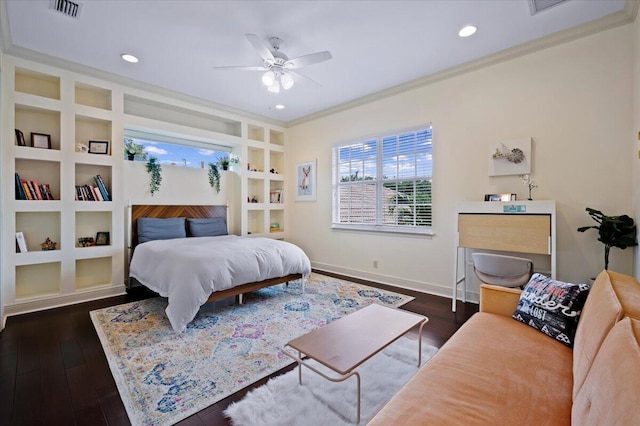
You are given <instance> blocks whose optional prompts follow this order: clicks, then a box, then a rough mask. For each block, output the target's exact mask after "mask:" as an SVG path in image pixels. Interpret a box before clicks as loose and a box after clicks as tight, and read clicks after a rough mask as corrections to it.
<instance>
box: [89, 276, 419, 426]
mask: <svg viewBox="0 0 640 426" xmlns="http://www.w3.org/2000/svg"><path fill="white" fill-rule="evenodd" d="M300 288H301V286H300V283H299V282H292V283H291V284H289V286H285V285H277V286H274V287H270V288H266V289H262V290H259V291H256V292H254V293H251V294H248V295H245V303H244V304H243V305H233V306H228V307H223V308H220V309H216V310H209V309H206V308H202V309H201V310H200V313H198V315H197V316H196V318H195V319H194V320H193V321H192V322H191V323H190V324H189V325H188V326H187V330H186V331H185V332H184V333H181V334H176V333H175V332H174V331H173V330H172V328H171V325H170V324H169V321H168V320H167V317H166V315H165V313H164V309H165V308H166V306H167V302H166V299H165V298H160V297H157V298H153V299H147V300H143V301H140V302H133V303H128V304H124V305H119V306H114V307H111V308H105V309H100V310H96V311H92V312H91V313H90V315H91V319H92V321H93V324H94V326H95V328H96V331H97V333H98V336H99V337H100V341H101V343H102V347H103V349H104V352H105V354H106V356H107V360H108V362H109V367H110V368H111V373H112V374H113V377H114V379H115V382H116V384H117V386H118V391H119V392H120V396H121V398H122V401H123V403H124V406H125V408H126V410H127V414H128V415H129V419H130V421H131V423H132V424H134V425H170V424H174V423H176V422H178V421H180V420H182V419H184V418H186V417H188V416H190V415H192V414H194V413H196V412H198V411H200V410H202V409H203V408H205V407H207V406H209V405H211V404H214V403H216V402H217V401H219V400H221V399H223V398H226V397H227V396H229V395H231V394H233V393H235V392H237V391H239V390H240V389H242V388H244V387H246V386H248V385H250V384H251V383H254V382H256V381H257V380H260V379H261V378H263V377H265V376H268V375H270V374H272V373H274V372H276V371H278V370H279V369H281V368H283V367H285V366H287V365H289V364H291V363H292V360H291V358H288V357H287V356H285V355H283V354H282V352H281V351H280V348H281V347H282V346H283V345H284V344H285V343H286V342H288V341H289V340H291V339H292V338H294V337H297V336H300V335H302V334H305V333H307V332H309V331H311V330H313V329H316V328H318V327H321V326H322V325H324V324H327V323H329V322H331V321H334V320H336V319H338V318H340V317H343V316H345V315H347V314H349V313H351V312H354V311H356V310H358V309H360V308H363V307H365V306H367V305H369V304H371V303H379V304H382V305H386V306H392V307H398V306H401V305H403V304H405V303H407V302H409V301H410V300H412V299H413V298H412V297H409V296H404V295H401V294H397V293H393V292H388V291H384V290H379V289H376V288H372V287H367V286H363V285H360V284H355V283H352V282H348V281H343V280H338V279H335V278H331V277H327V276H324V275H319V274H315V273H314V274H312V275H311V277H310V278H309V280H308V281H307V284H306V286H305V293H304V294H302V295H301V294H300Z"/></svg>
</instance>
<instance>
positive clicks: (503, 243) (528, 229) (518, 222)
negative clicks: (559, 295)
mask: <svg viewBox="0 0 640 426" xmlns="http://www.w3.org/2000/svg"><path fill="white" fill-rule="evenodd" d="M456 216H457V218H456V224H457V229H456V233H455V238H456V241H455V264H454V275H453V277H454V279H453V298H452V301H451V310H452V311H453V312H455V311H456V300H457V298H458V285H459V284H460V283H462V282H463V283H464V286H463V288H464V289H463V293H462V300H463V301H465V302H466V300H467V267H466V259H467V253H466V250H467V249H478V250H495V251H501V252H512V253H514V254H515V253H528V254H538V255H545V256H549V258H550V265H551V271H550V272H551V278H554V279H555V277H556V254H555V253H556V248H555V247H556V202H555V201H554V200H545V201H504V202H502V201H473V202H465V203H461V204H459V205H458V207H457V209H456ZM461 249H462V252H463V255H464V256H463V261H464V262H465V268H464V274H463V275H462V277H459V276H458V275H459V274H458V270H459V259H460V251H461ZM534 267H535V265H534Z"/></svg>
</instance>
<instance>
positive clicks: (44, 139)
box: [31, 132, 51, 149]
mask: <svg viewBox="0 0 640 426" xmlns="http://www.w3.org/2000/svg"><path fill="white" fill-rule="evenodd" d="M31 146H32V147H34V148H44V149H51V135H45V134H44V133H33V132H31Z"/></svg>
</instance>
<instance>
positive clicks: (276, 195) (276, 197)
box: [269, 189, 282, 204]
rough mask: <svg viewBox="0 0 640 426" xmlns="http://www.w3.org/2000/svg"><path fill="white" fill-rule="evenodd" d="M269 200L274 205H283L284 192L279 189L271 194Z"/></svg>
mask: <svg viewBox="0 0 640 426" xmlns="http://www.w3.org/2000/svg"><path fill="white" fill-rule="evenodd" d="M269 199H270V201H271V203H273V204H279V203H282V190H281V189H277V190H274V191H271V192H270V193H269Z"/></svg>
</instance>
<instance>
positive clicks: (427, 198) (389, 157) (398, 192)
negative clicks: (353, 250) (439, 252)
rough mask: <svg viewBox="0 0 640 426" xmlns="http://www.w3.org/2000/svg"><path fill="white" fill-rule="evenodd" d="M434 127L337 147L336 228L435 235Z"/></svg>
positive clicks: (335, 149) (334, 156) (334, 152)
mask: <svg viewBox="0 0 640 426" xmlns="http://www.w3.org/2000/svg"><path fill="white" fill-rule="evenodd" d="M431 145H432V131H431V126H424V127H423V128H421V129H420V130H408V131H402V132H398V133H397V134H393V135H385V136H381V137H378V138H371V139H368V140H365V141H362V142H353V143H349V144H341V145H338V146H336V147H334V149H333V172H334V173H333V175H334V178H333V183H334V188H333V189H334V191H333V195H334V196H333V226H334V227H335V228H351V229H363V230H378V231H391V232H413V233H430V232H431V227H432V210H431V209H432V205H431V177H432V170H433V162H432V156H431Z"/></svg>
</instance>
